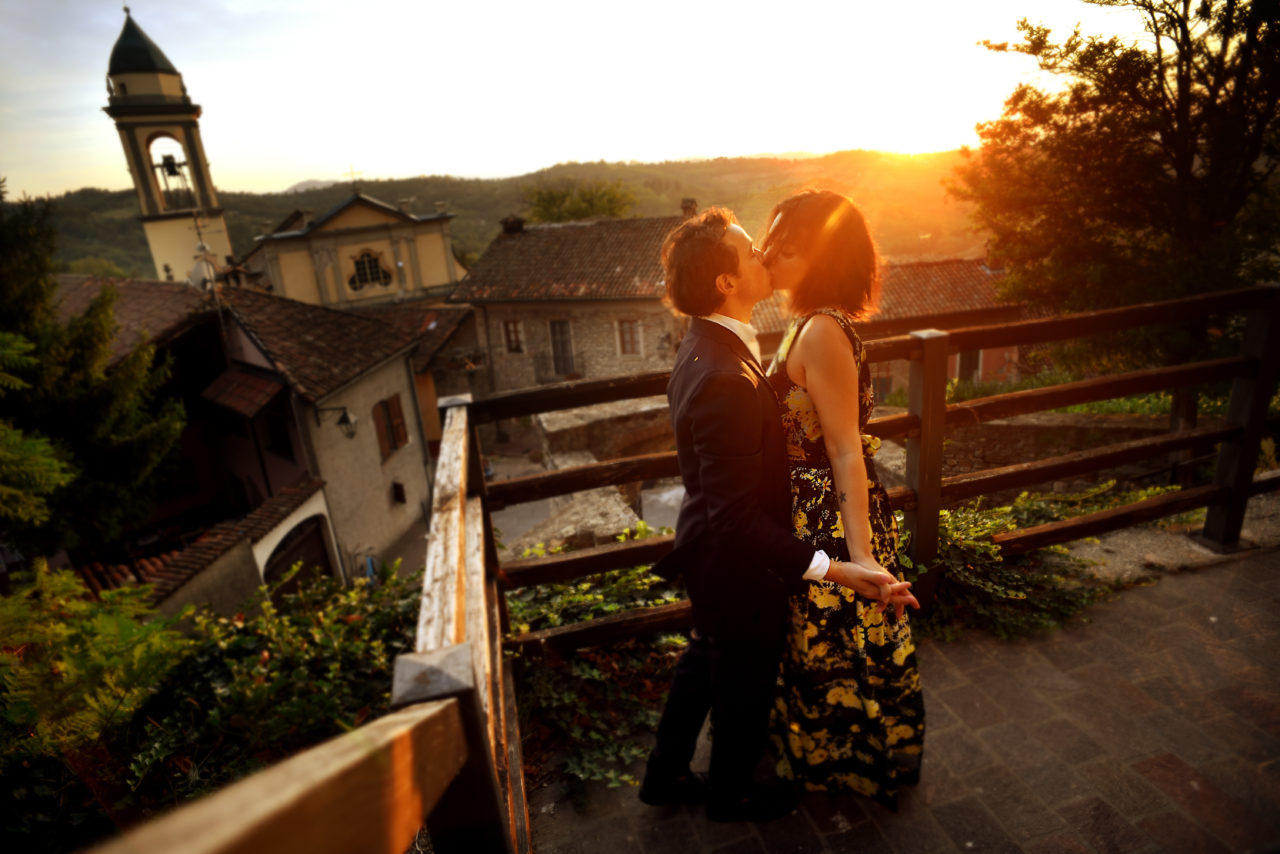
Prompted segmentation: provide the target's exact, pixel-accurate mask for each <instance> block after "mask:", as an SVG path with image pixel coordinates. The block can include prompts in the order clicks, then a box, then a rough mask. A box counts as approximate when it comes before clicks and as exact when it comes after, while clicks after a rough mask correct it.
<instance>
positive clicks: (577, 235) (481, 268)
mask: <svg viewBox="0 0 1280 854" xmlns="http://www.w3.org/2000/svg"><path fill="white" fill-rule="evenodd" d="M681 221H682V217H679V216H664V217H645V218H638V219H600V220H595V221H591V222H567V223H558V224H554V225H532V226H525V228H524V230H522V231H520V232H517V233H515V234H506V233H503V234H499V235H498V236H497V237H496V238H494V241H493V242H492V243H490V244H489V248H488V249H486V250H485V252H484V255H482V256H480V260H479V261H477V262H476V265H475V266H474V267H472V268H471V270H470V272H469V273H468V274H467V276H466V278H464V279H463V280H462V282H461V283H460V284H459V285H458V287H457V288H456V289H455V290H454V292H453V295H452V296H450V298H449V299H450V300H451V301H455V302H481V303H483V302H504V301H515V300H554V299H572V300H583V299H636V298H641V299H643V298H646V297H647V298H659V297H661V296H662V294H663V291H664V283H663V277H662V264H661V262H660V259H659V252H660V250H661V248H662V241H663V240H664V239H666V236H667V234H668V233H669V232H670V231H671V229H673V228H675V227H676V226H677V225H679V224H680V222H681Z"/></svg>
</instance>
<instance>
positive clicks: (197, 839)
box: [93, 700, 467, 854]
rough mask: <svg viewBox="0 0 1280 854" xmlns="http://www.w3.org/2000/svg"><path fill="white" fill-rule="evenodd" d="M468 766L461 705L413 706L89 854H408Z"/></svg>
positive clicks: (429, 704)
mask: <svg viewBox="0 0 1280 854" xmlns="http://www.w3.org/2000/svg"><path fill="white" fill-rule="evenodd" d="M466 759H467V742H466V739H465V738H464V737H463V723H462V719H461V712H460V709H459V703H458V701H457V700H440V701H436V702H431V703H422V704H419V705H414V706H410V707H409V708H407V709H403V710H401V711H398V712H393V713H391V714H389V715H387V716H385V717H382V718H379V719H378V720H376V721H373V722H372V723H369V724H366V725H364V726H362V727H360V728H359V729H357V730H354V731H352V732H349V733H346V734H345V735H340V736H338V737H337V738H334V739H331V740H329V741H326V742H324V743H323V744H320V745H317V746H316V747H313V748H311V749H310V750H306V751H304V752H302V753H299V754H298V755H296V756H293V757H291V758H289V759H286V760H284V761H283V762H280V763H277V764H275V765H272V766H271V767H270V768H267V769H265V770H263V771H259V772H258V773H257V774H254V775H252V776H250V777H247V778H245V779H243V780H241V781H239V782H237V783H232V784H231V785H230V786H227V787H226V788H224V789H222V790H221V791H218V792H216V793H214V794H212V795H208V796H206V797H203V798H200V799H199V800H196V801H193V802H192V803H189V804H187V805H185V806H182V807H179V808H178V809H176V810H174V811H173V812H171V813H168V814H166V815H163V816H161V817H160V818H157V819H154V820H152V821H149V822H147V823H146V824H143V825H140V826H138V827H136V828H134V829H133V830H130V831H127V832H126V833H125V834H124V835H123V836H121V837H119V838H118V839H115V840H113V841H111V842H107V843H105V844H103V845H100V846H98V847H97V848H94V849H93V854H171V852H174V851H181V852H183V854H278V852H281V851H306V852H307V854H345V852H351V851H370V852H383V854H403V852H404V850H405V849H406V848H407V847H408V846H409V843H410V842H412V841H413V839H414V837H415V836H416V835H417V833H418V829H419V828H420V827H422V825H423V822H424V820H425V818H426V816H427V815H428V814H429V813H430V812H431V810H432V809H433V808H434V807H435V805H436V804H437V803H438V802H439V801H440V799H441V797H442V795H443V794H444V792H445V791H446V790H447V789H448V788H449V786H450V784H451V783H452V782H453V780H454V778H455V777H457V775H458V773H459V771H460V770H461V769H462V767H463V764H464V763H465V762H466Z"/></svg>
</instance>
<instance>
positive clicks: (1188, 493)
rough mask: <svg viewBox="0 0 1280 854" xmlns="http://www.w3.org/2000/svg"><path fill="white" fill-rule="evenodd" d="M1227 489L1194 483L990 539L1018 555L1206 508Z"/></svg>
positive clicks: (1004, 549)
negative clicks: (1144, 498) (1190, 487)
mask: <svg viewBox="0 0 1280 854" xmlns="http://www.w3.org/2000/svg"><path fill="white" fill-rule="evenodd" d="M1226 492H1227V488H1226V487H1225V486H1213V485H1210V486H1197V487H1194V488H1192V489H1184V490H1182V491H1181V492H1170V493H1168V494H1167V495H1157V496H1155V497H1154V498H1148V499H1146V500H1144V501H1137V502H1134V503H1133V504H1126V505H1124V506H1123V507H1115V508H1112V509H1111V510H1102V511H1099V512H1097V513H1089V514H1088V515H1085V516H1076V517H1074V518H1072V519H1063V520H1062V521H1060V522H1049V523H1048V524H1045V525H1036V526H1034V527H1031V528H1022V529H1020V530H1017V531H1010V532H1009V533H1007V534H996V535H995V536H993V537H992V538H991V541H992V542H993V543H995V544H996V545H998V546H1000V553H1001V554H1003V555H1006V556H1008V555H1019V554H1023V553H1025V552H1029V551H1035V550H1036V549H1042V548H1044V547H1045V546H1054V545H1058V544H1059V543H1069V542H1071V541H1072V540H1078V539H1080V538H1082V537H1092V536H1094V535H1095V534H1102V533H1105V532H1107V531H1114V530H1116V529H1117V528H1127V527H1129V526H1130V525H1136V524H1138V523H1139V522H1149V521H1151V520H1152V519H1160V518H1162V517H1164V516H1172V515H1174V514H1175V513H1185V512H1186V511H1188V510H1194V509H1195V508H1197V507H1205V506H1207V505H1209V504H1212V503H1213V502H1214V501H1217V500H1218V499H1219V498H1221V497H1222V496H1223V495H1224V494H1225V493H1226Z"/></svg>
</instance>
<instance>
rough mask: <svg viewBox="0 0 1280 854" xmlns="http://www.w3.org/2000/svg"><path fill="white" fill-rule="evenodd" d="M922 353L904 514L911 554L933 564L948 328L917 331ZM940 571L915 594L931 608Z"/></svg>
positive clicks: (914, 367)
mask: <svg viewBox="0 0 1280 854" xmlns="http://www.w3.org/2000/svg"><path fill="white" fill-rule="evenodd" d="M911 338H912V339H914V340H915V342H916V344H917V346H919V347H920V351H921V357H920V358H919V359H918V360H916V361H913V362H912V363H911V385H910V388H909V394H908V409H909V410H910V412H911V414H912V415H913V416H915V417H916V419H918V423H919V425H920V430H919V432H918V433H917V434H910V435H908V436H907V472H906V475H907V486H908V487H910V488H911V491H912V493H913V494H914V495H915V506H914V507H912V508H911V509H909V510H907V511H906V512H905V513H904V514H903V516H904V520H905V522H906V527H907V529H908V530H909V531H910V532H911V542H910V545H909V546H908V549H909V550H910V553H911V559H912V560H913V561H914V562H915V563H916V564H917V565H921V566H928V565H929V564H930V563H932V562H933V559H934V558H935V557H936V556H937V554H938V511H939V510H940V509H941V506H942V505H941V498H940V490H941V487H942V438H943V433H944V432H945V427H944V417H945V415H946V393H947V333H945V332H940V331H939V330H937V329H924V330H921V331H919V332H912V333H911ZM936 577H937V574H936V573H926V574H925V575H923V576H921V583H920V584H919V585H918V589H917V590H916V591H915V593H916V598H917V599H919V600H920V603H921V605H922V606H924V607H928V605H929V601H931V598H932V595H933V587H934V581H933V579H934V578H936Z"/></svg>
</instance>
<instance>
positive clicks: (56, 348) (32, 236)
mask: <svg viewBox="0 0 1280 854" xmlns="http://www.w3.org/2000/svg"><path fill="white" fill-rule="evenodd" d="M49 215H50V214H49V206H48V203H46V202H36V201H32V200H29V199H24V200H22V201H21V202H18V203H16V204H15V203H9V202H6V201H5V199H4V186H3V183H2V182H0V333H7V334H8V335H10V336H17V337H19V338H21V339H25V341H28V342H30V344H31V345H32V346H31V348H30V351H29V352H27V353H22V354H20V358H21V359H29V360H31V361H30V362H29V363H28V365H27V367H25V368H23V367H20V366H19V367H15V368H13V370H15V372H16V374H15V375H16V377H17V378H19V379H21V380H22V385H23V387H21V388H11V389H9V390H8V391H7V393H6V394H5V395H4V396H3V397H0V421H2V422H4V423H5V424H6V425H8V427H9V428H11V429H12V430H15V431H19V432H20V433H22V434H23V435H24V436H26V437H29V440H30V438H34V437H39V436H43V437H45V438H47V439H48V441H49V447H50V449H51V450H52V452H53V454H54V455H56V457H57V458H58V459H59V460H61V461H62V462H63V463H64V464H65V466H66V470H67V471H69V472H70V473H71V475H72V476H73V477H74V480H72V481H70V482H66V481H62V485H60V486H55V487H54V488H53V489H51V490H50V491H48V492H47V494H45V497H44V499H43V500H44V501H46V502H47V510H48V512H47V514H45V513H43V512H41V513H36V514H34V515H30V514H24V515H27V516H28V517H27V518H21V519H6V520H5V521H6V522H8V523H9V524H8V527H7V529H6V530H5V532H4V537H5V539H6V540H8V541H9V542H10V543H12V544H13V545H15V546H17V547H18V548H19V549H22V550H23V551H26V552H28V553H29V554H33V555H35V554H49V553H52V552H54V551H56V550H58V549H60V548H68V549H71V548H75V547H76V546H77V545H78V544H82V543H83V544H86V545H89V546H94V547H100V546H103V545H107V544H110V543H114V542H116V541H118V539H119V538H120V536H121V535H122V534H123V532H124V531H125V529H126V528H127V526H129V525H131V524H135V523H138V522H140V521H142V520H143V519H145V518H146V516H147V514H148V513H149V510H150V507H149V505H150V500H149V499H150V490H151V487H152V486H153V485H154V484H153V481H154V477H153V475H154V474H155V473H156V470H157V468H158V467H159V465H160V463H161V462H162V461H163V460H164V459H165V457H166V456H167V455H168V454H169V452H170V450H171V449H172V448H173V447H174V445H175V443H176V442H177V439H178V436H179V434H180V433H181V431H182V427H183V423H184V414H183V410H182V405H181V403H179V402H178V401H176V400H169V399H164V398H162V397H161V395H160V390H161V387H162V385H163V383H164V382H165V380H166V378H167V376H168V366H167V364H156V361H155V348H154V347H153V346H151V345H149V344H146V343H144V344H141V345H139V346H138V347H136V348H134V350H133V351H132V352H130V353H129V354H127V355H125V356H124V357H123V358H121V359H119V360H116V361H113V354H112V341H113V339H114V338H115V335H116V331H117V326H116V322H115V313H114V310H113V306H114V303H115V299H116V292H115V290H114V289H113V288H110V287H104V288H103V289H102V291H101V293H100V294H99V296H98V297H97V298H96V299H95V300H94V301H93V303H92V304H91V305H90V306H89V308H88V309H87V310H86V311H85V312H84V314H82V315H81V316H79V317H74V318H71V319H70V320H68V321H67V322H63V321H62V319H60V318H59V316H58V312H57V308H56V306H57V301H56V300H57V282H56V280H55V278H54V276H53V270H54V267H53V250H54V245H53V244H54V234H53V230H52V227H51V225H50V222H49ZM8 340H9V341H11V342H12V341H15V340H16V338H10V339H8ZM10 346H15V345H13V344H10ZM18 346H21V345H18ZM29 440H28V441H29ZM13 441H16V440H13ZM28 450H34V449H32V448H31V447H30V446H28ZM6 472H7V469H6ZM46 473H48V472H47V470H46ZM8 477H9V476H8V474H5V475H4V482H6V483H7V482H9V481H8ZM44 483H45V484H46V485H48V484H50V483H51V481H48V480H46V481H45V482H44Z"/></svg>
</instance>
